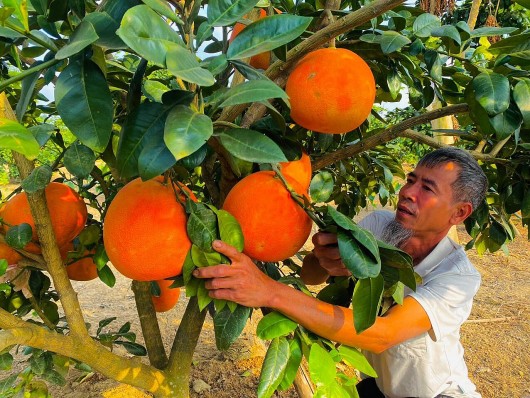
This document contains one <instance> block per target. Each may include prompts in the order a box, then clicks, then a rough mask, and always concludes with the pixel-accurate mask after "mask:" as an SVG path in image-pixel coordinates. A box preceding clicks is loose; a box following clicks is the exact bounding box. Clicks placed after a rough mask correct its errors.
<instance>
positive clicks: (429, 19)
mask: <svg viewBox="0 0 530 398" xmlns="http://www.w3.org/2000/svg"><path fill="white" fill-rule="evenodd" d="M441 26H442V23H441V21H440V18H438V17H437V16H436V15H433V14H428V13H425V14H421V15H420V16H418V18H416V19H415V20H414V24H413V25H412V32H413V33H414V34H415V35H416V36H418V37H430V36H431V32H432V31H433V30H434V29H437V28H439V27H441Z"/></svg>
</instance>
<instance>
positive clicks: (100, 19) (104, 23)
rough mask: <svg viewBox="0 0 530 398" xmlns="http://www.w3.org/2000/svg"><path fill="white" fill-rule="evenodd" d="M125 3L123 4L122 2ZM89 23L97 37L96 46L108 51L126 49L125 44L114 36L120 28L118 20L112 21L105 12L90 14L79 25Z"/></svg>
mask: <svg viewBox="0 0 530 398" xmlns="http://www.w3.org/2000/svg"><path fill="white" fill-rule="evenodd" d="M124 3H125V2H124ZM87 22H88V23H90V24H91V25H92V26H93V27H94V29H95V31H96V34H97V35H98V39H97V40H96V43H95V44H96V45H98V46H100V47H104V48H108V49H123V48H126V45H125V43H124V42H123V41H122V40H121V39H120V38H119V36H118V35H117V34H116V31H117V30H118V28H119V27H120V22H119V20H116V19H114V18H113V17H112V16H111V15H109V14H108V13H107V12H104V11H102V12H98V11H95V12H91V13H90V14H88V15H86V16H85V18H84V19H83V21H82V22H81V23H87Z"/></svg>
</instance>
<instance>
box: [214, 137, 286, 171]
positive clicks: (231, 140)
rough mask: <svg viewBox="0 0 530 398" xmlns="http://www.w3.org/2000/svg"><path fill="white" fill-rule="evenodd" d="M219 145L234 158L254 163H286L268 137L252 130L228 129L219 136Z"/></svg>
mask: <svg viewBox="0 0 530 398" xmlns="http://www.w3.org/2000/svg"><path fill="white" fill-rule="evenodd" d="M219 139H220V140H221V144H222V145H223V146H224V147H225V148H226V149H227V150H228V152H230V153H231V154H232V155H234V156H235V157H237V158H239V159H242V160H246V161H248V162H255V163H279V162H285V161H287V158H286V157H285V155H284V154H283V152H282V150H281V149H280V147H279V146H278V145H277V144H276V143H275V142H274V141H273V140H271V139H270V138H269V137H267V136H266V135H264V134H261V133H259V132H257V131H254V130H248V129H228V130H225V131H223V132H222V133H220V134H219Z"/></svg>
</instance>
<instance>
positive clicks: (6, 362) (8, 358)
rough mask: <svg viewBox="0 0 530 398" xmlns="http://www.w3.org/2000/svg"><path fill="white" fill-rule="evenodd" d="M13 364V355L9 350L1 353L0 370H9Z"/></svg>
mask: <svg viewBox="0 0 530 398" xmlns="http://www.w3.org/2000/svg"><path fill="white" fill-rule="evenodd" d="M12 365H13V355H11V354H10V353H9V352H6V353H4V354H1V355H0V370H9V369H11V366H12Z"/></svg>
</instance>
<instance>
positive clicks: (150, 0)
mask: <svg viewBox="0 0 530 398" xmlns="http://www.w3.org/2000/svg"><path fill="white" fill-rule="evenodd" d="M142 1H143V2H144V3H145V4H147V5H148V6H149V7H151V8H152V9H153V10H155V11H156V12H158V13H159V14H160V15H163V16H164V17H166V18H168V19H169V20H171V21H173V22H176V23H178V24H180V25H183V24H184V22H183V21H182V19H180V18H179V17H178V16H177V14H176V13H175V11H173V10H172V9H171V7H170V6H169V4H168V3H167V2H166V1H162V0H142Z"/></svg>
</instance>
